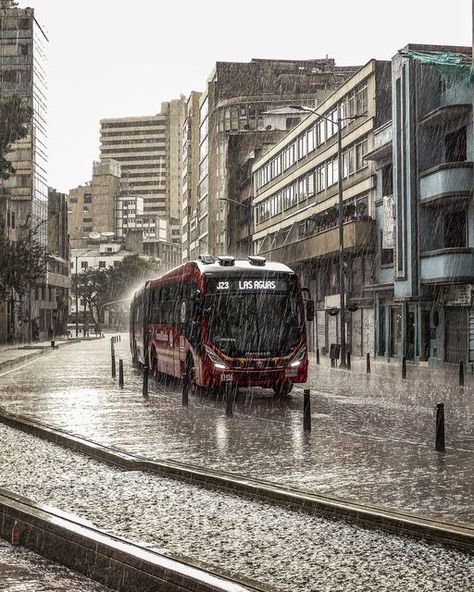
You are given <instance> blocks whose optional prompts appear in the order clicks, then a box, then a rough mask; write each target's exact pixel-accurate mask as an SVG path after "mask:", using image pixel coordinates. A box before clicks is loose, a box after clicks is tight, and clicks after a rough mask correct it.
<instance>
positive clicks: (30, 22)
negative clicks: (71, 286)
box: [0, 1, 68, 343]
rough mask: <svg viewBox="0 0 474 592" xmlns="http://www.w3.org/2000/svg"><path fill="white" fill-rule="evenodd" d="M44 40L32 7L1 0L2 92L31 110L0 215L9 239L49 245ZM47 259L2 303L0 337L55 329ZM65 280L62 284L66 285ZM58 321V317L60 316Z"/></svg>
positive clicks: (1, 185) (0, 199)
mask: <svg viewBox="0 0 474 592" xmlns="http://www.w3.org/2000/svg"><path fill="white" fill-rule="evenodd" d="M47 44H48V38H47V36H46V34H45V32H44V30H43V29H42V27H41V25H40V24H39V22H38V20H37V18H36V13H35V10H34V9H33V8H18V7H16V6H15V3H14V2H6V1H3V2H1V3H0V80H1V91H2V95H3V96H9V95H18V96H19V97H21V99H22V100H23V102H24V103H25V104H26V105H29V106H30V107H31V110H32V118H31V122H30V123H29V125H28V134H27V136H26V137H25V138H23V139H22V140H19V141H18V142H16V143H15V144H13V145H12V149H11V152H10V153H9V154H8V155H7V158H8V160H10V162H11V163H12V165H13V167H14V169H15V174H14V175H12V176H11V177H10V178H9V179H7V180H4V181H0V203H1V204H2V207H1V211H0V215H1V216H2V218H4V223H5V224H4V227H5V232H6V234H7V238H8V240H10V241H17V240H19V239H20V238H23V239H25V240H30V237H31V240H34V241H36V242H39V243H40V244H41V245H42V246H43V247H44V248H45V249H47V247H48V185H47V178H46V177H47V173H46V170H47V134H46V131H47V130H46V108H47V105H46V104H47V97H46V95H47V84H46V73H45V64H46V55H45V52H46V46H47ZM50 268H51V260H48V263H47V270H46V271H45V276H44V278H43V279H42V280H41V281H39V282H38V283H37V285H36V286H35V287H34V288H32V289H31V290H29V292H28V293H27V294H26V295H25V296H23V297H20V296H19V295H18V294H16V293H15V291H14V290H11V291H10V293H9V295H8V297H7V299H6V301H5V302H0V341H8V342H11V343H13V342H15V341H16V342H20V341H30V340H31V338H32V333H33V331H32V329H33V327H35V328H37V329H38V330H37V331H35V335H37V336H38V337H39V338H45V337H47V336H48V333H49V331H50V329H51V328H52V330H53V331H54V330H55V328H56V321H57V320H58V317H57V315H56V312H57V300H56V298H55V295H56V290H55V287H54V285H53V284H51V283H49V280H48V278H51V277H52V276H51V274H50V273H49V272H50ZM67 282H68V279H67V278H66V281H65V282H64V289H65V290H66V289H67ZM61 323H62V319H61Z"/></svg>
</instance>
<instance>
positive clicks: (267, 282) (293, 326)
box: [130, 255, 314, 396]
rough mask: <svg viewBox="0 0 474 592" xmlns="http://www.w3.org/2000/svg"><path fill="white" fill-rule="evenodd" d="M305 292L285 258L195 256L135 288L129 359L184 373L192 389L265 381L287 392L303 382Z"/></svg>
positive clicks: (308, 304) (310, 311)
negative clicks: (272, 259) (240, 258)
mask: <svg viewBox="0 0 474 592" xmlns="http://www.w3.org/2000/svg"><path fill="white" fill-rule="evenodd" d="M305 292H306V293H307V294H308V295H309V292H308V291H307V290H305V289H303V288H301V287H300V284H299V281H298V277H297V275H296V274H295V273H294V272H293V271H292V270H291V269H290V268H288V267H286V265H282V264H281V263H273V262H266V260H265V259H264V258H263V257H257V256H251V257H249V258H248V259H247V260H235V259H234V258H233V257H217V258H214V257H213V256H211V255H202V256H200V257H198V259H197V260H196V261H190V262H188V263H184V264H183V265H180V266H179V267H176V268H175V269H172V270H171V271H169V272H168V273H166V274H164V275H163V276H161V277H159V278H158V279H155V280H150V281H148V282H146V284H145V285H144V286H143V287H142V288H141V289H140V290H138V291H137V292H136V293H135V295H134V298H133V301H132V304H131V309H130V347H131V352H132V357H133V361H134V363H135V364H137V365H139V366H140V365H142V366H148V367H149V369H150V372H152V373H153V374H155V375H157V374H159V373H164V374H169V375H171V376H175V377H176V378H182V377H185V378H186V379H187V380H189V381H190V383H191V386H192V387H193V388H194V390H196V389H198V388H200V387H203V388H212V387H218V386H220V385H223V384H228V383H232V384H233V385H234V386H236V387H238V386H260V387H265V388H272V389H273V391H274V392H275V394H277V395H280V396H284V395H287V394H288V393H289V392H290V391H291V389H292V388H293V384H294V383H302V382H305V381H306V378H307V371H308V354H307V346H306V323H305V320H312V318H313V315H314V303H313V302H312V301H311V300H309V299H308V300H304V299H303V294H304V293H305Z"/></svg>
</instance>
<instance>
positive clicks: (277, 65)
mask: <svg viewBox="0 0 474 592" xmlns="http://www.w3.org/2000/svg"><path fill="white" fill-rule="evenodd" d="M357 69H358V67H357V66H336V65H335V61H334V60H333V59H330V58H323V59H315V60H262V59H252V60H251V61H250V62H249V63H232V62H217V63H216V65H215V67H214V69H213V71H212V72H211V74H210V76H209V78H208V80H207V83H206V87H205V89H204V92H203V93H202V94H201V96H200V99H199V189H198V204H197V208H196V221H195V224H196V233H197V241H198V247H197V251H202V250H206V251H208V252H210V253H212V254H225V253H227V252H228V251H229V248H230V247H231V241H230V240H229V236H228V229H229V228H232V227H233V226H234V224H235V216H234V210H233V209H232V207H231V205H230V204H231V203H232V202H230V201H229V195H228V194H227V188H228V169H227V165H228V162H229V156H228V150H229V137H230V134H234V135H235V134H236V133H239V132H241V131H242V132H245V131H256V130H265V128H266V127H267V125H266V124H265V123H264V113H265V112H268V111H271V110H276V109H281V108H285V107H288V106H290V105H292V104H293V105H294V104H296V105H309V106H311V107H314V106H316V105H318V104H319V103H320V102H321V101H323V100H324V99H326V98H327V97H328V96H329V95H330V94H331V93H332V92H333V91H334V89H336V88H338V87H339V86H340V85H341V84H342V83H343V82H344V81H345V80H347V78H348V77H349V76H350V75H352V74H353V73H354V71H356V70H357ZM299 120H300V115H297V116H289V117H288V118H287V126H286V127H287V128H291V126H292V125H295V124H297V123H298V122H299ZM268 125H271V124H268ZM231 254H232V253H231Z"/></svg>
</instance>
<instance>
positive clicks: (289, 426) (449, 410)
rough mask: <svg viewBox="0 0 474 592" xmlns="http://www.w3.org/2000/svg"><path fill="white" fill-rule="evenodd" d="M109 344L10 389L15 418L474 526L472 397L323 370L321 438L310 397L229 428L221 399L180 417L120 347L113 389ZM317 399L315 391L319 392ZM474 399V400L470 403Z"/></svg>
mask: <svg viewBox="0 0 474 592" xmlns="http://www.w3.org/2000/svg"><path fill="white" fill-rule="evenodd" d="M109 348H110V345H109V340H108V339H107V340H102V341H94V342H88V343H81V344H79V345H75V346H71V347H69V348H65V349H64V350H62V351H59V352H56V353H55V354H54V355H52V356H48V357H47V358H43V359H41V360H37V361H35V362H34V363H32V364H30V365H29V366H26V367H25V368H22V369H20V370H17V371H15V372H11V373H9V374H7V375H5V376H3V378H2V382H1V386H0V396H1V406H2V407H3V408H5V409H6V410H7V411H10V412H13V413H19V414H22V415H27V416H30V417H33V418H36V419H37V420H39V421H42V422H44V423H48V424H52V425H54V426H57V427H60V428H62V429H65V430H67V431H69V432H74V433H76V434H80V435H81V436H83V437H86V438H89V439H91V440H94V441H97V442H100V443H102V444H106V445H113V446H116V447H118V448H121V449H124V450H127V451H129V452H131V453H134V454H139V455H143V456H147V457H150V458H155V459H158V458H170V459H175V460H179V461H182V462H188V463H193V464H196V465H201V466H205V467H211V468H217V469H224V470H228V471H231V472H235V473H241V474H245V475H248V476H252V477H256V478H262V479H266V480H270V481H277V482H279V483H282V484H286V485H291V486H296V487H298V488H304V489H308V490H311V491H315V492H318V493H324V494H332V495H336V496H341V497H344V498H348V499H353V500H359V501H365V502H368V503H372V504H375V505H382V506H386V507H388V508H391V509H401V510H403V511H407V512H415V513H419V514H422V515H428V516H432V517H440V518H443V519H445V520H453V521H460V522H466V523H471V524H474V517H473V514H472V507H473V504H472V492H473V483H474V476H473V471H472V465H473V457H474V454H473V449H474V439H473V437H472V417H473V406H474V390H473V389H472V388H471V387H469V388H466V389H464V390H462V389H458V388H454V387H453V388H450V387H448V386H446V385H442V386H440V387H439V388H438V389H437V390H436V388H433V386H432V385H427V384H426V383H424V382H423V381H419V382H416V381H409V383H406V384H401V383H400V382H399V381H398V380H395V379H392V378H388V379H385V380H382V379H381V377H379V376H377V377H369V378H367V377H366V376H364V375H354V374H352V375H351V374H349V373H347V372H341V371H337V370H336V371H335V370H329V369H327V368H319V369H318V371H317V372H313V373H312V375H311V379H310V384H309V386H311V388H312V418H313V430H312V433H311V435H305V434H303V431H302V396H301V394H302V388H301V387H298V388H296V389H295V391H294V395H293V396H292V397H291V398H290V399H289V400H287V401H278V400H276V399H275V398H274V397H273V396H272V395H271V394H269V391H261V390H258V389H255V390H253V391H252V390H248V391H242V392H240V393H239V396H238V399H237V402H236V407H235V413H234V416H233V417H232V418H227V417H226V416H225V413H224V406H223V403H222V400H221V399H219V398H218V397H215V396H214V397H212V396H208V397H204V398H199V397H191V398H190V405H189V407H188V408H183V407H181V391H180V386H179V384H177V383H174V382H172V383H169V384H165V383H164V382H154V381H151V382H150V396H149V398H148V399H144V398H143V397H142V395H141V376H140V374H139V373H138V372H137V371H136V370H134V369H133V368H132V367H131V365H130V356H129V352H128V346H127V343H126V338H123V340H122V343H120V344H117V349H118V352H119V355H120V356H121V357H123V359H124V364H125V388H124V389H123V390H121V389H119V388H118V385H117V384H116V383H114V381H112V380H111V378H110V360H109V351H110V349H109ZM316 389H317V390H316ZM471 391H472V392H471ZM440 397H442V400H444V402H445V406H446V421H447V432H446V439H447V447H448V450H447V452H446V453H445V454H439V453H436V452H434V445H433V442H434V408H435V406H436V402H438V400H441V399H439V398H440Z"/></svg>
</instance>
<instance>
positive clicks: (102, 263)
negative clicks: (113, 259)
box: [99, 261, 107, 267]
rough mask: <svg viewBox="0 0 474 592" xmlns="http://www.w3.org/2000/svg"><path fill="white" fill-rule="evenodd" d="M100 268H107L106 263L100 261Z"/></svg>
mask: <svg viewBox="0 0 474 592" xmlns="http://www.w3.org/2000/svg"><path fill="white" fill-rule="evenodd" d="M99 267H107V265H106V262H105V261H99Z"/></svg>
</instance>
